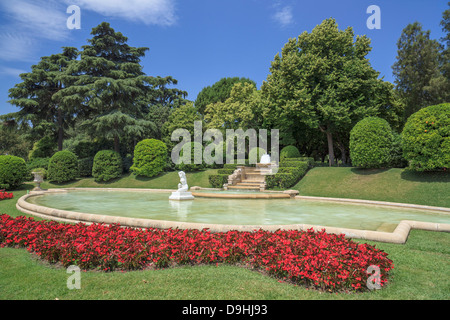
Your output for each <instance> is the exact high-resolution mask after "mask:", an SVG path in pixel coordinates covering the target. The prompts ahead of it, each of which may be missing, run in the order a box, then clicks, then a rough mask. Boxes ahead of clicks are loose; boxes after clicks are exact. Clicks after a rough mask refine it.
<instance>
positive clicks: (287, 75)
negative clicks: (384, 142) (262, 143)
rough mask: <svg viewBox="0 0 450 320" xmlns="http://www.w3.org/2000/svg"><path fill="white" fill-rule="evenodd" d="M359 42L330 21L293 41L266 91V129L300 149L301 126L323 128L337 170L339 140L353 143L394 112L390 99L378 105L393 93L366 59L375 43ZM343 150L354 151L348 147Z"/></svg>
mask: <svg viewBox="0 0 450 320" xmlns="http://www.w3.org/2000/svg"><path fill="white" fill-rule="evenodd" d="M354 38H355V37H354V33H353V29H352V28H351V27H348V28H347V29H345V30H343V31H342V30H339V29H338V25H337V23H336V21H335V20H334V19H327V20H325V21H323V22H322V24H320V25H318V26H316V27H315V28H314V29H313V30H312V32H311V33H308V32H306V31H305V32H303V33H302V34H301V35H300V36H299V37H298V38H297V39H295V38H291V39H289V41H288V42H287V43H286V44H285V46H284V47H283V49H282V51H281V55H280V54H277V55H276V56H275V59H274V61H273V62H272V65H271V68H270V74H269V75H268V77H267V80H266V81H265V82H264V83H263V85H262V87H261V90H262V94H263V97H264V100H265V101H266V106H267V107H266V108H265V110H264V113H263V114H264V117H263V118H264V121H265V123H264V126H266V127H271V128H278V129H279V130H280V139H281V141H280V144H282V145H289V144H294V143H295V141H294V139H293V135H292V132H296V131H298V127H299V124H301V123H303V124H306V125H307V126H308V127H310V128H313V129H314V128H317V129H319V130H320V131H321V132H323V133H324V134H325V135H326V137H327V144H328V155H329V163H330V165H333V164H334V162H335V156H334V143H335V140H341V139H347V140H348V132H350V130H351V128H352V127H353V125H354V124H355V123H356V122H357V121H359V120H360V119H362V118H364V117H365V116H370V115H378V114H379V113H381V112H382V109H384V110H388V109H389V108H388V106H387V105H388V104H389V103H390V101H389V100H388V99H386V98H384V99H374V97H377V96H379V93H380V92H384V93H386V94H393V92H392V91H389V88H390V86H391V85H390V84H389V83H387V82H384V81H383V80H382V79H378V76H379V72H377V71H375V70H374V69H373V68H372V67H371V65H370V63H369V60H368V59H367V58H366V56H367V54H368V53H369V52H370V51H371V47H370V40H369V39H368V38H367V37H366V36H357V37H356V40H354ZM380 96H381V97H383V95H380ZM340 144H341V145H342V146H344V148H348V141H340Z"/></svg>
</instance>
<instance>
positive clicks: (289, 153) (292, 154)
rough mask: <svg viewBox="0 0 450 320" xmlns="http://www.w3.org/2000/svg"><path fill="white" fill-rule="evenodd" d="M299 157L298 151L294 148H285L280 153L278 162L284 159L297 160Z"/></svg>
mask: <svg viewBox="0 0 450 320" xmlns="http://www.w3.org/2000/svg"><path fill="white" fill-rule="evenodd" d="M298 157H300V151H298V149H297V147H295V146H286V147H284V148H283V149H281V151H280V161H281V160H284V158H298Z"/></svg>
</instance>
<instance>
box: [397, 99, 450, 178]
mask: <svg viewBox="0 0 450 320" xmlns="http://www.w3.org/2000/svg"><path fill="white" fill-rule="evenodd" d="M402 147H403V155H404V157H405V159H406V160H407V161H408V162H409V167H410V169H412V170H416V171H429V170H439V169H443V168H446V169H448V168H450V103H443V104H439V105H435V106H429V107H426V108H423V109H421V110H419V111H417V112H416V113H414V114H412V115H411V116H410V117H409V118H408V120H407V121H406V124H405V127H404V128H403V132H402Z"/></svg>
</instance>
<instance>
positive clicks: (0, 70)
mask: <svg viewBox="0 0 450 320" xmlns="http://www.w3.org/2000/svg"><path fill="white" fill-rule="evenodd" d="M26 72H27V71H25V70H22V69H17V68H10V67H0V74H5V75H7V76H12V77H16V78H19V75H20V74H21V73H26Z"/></svg>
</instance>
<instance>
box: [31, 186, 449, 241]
mask: <svg viewBox="0 0 450 320" xmlns="http://www.w3.org/2000/svg"><path fill="white" fill-rule="evenodd" d="M169 196H170V192H130V191H126V192H119V191H92V190H90V191H70V192H67V193H49V194H46V195H42V196H35V197H30V198H28V200H27V201H29V202H30V203H34V204H37V205H41V206H46V207H51V208H56V209H61V210H68V211H76V212H84V213H93V214H102V215H112V216H123V217H133V218H145V219H154V220H170V221H181V222H196V223H213V224H229V225H270V224H283V225H285V224H303V223H305V224H312V225H321V226H329V227H342V228H352V229H364V230H380V231H388V232H391V231H393V230H394V229H395V227H396V225H397V224H398V223H399V222H400V221H401V220H417V221H426V222H437V223H449V224H450V215H449V214H447V215H446V214H440V213H434V212H430V211H421V210H414V209H400V208H399V209H397V208H385V207H377V206H371V205H359V204H358V205H355V204H338V203H332V202H319V201H313V200H299V199H219V198H217V199H216V198H200V197H196V198H195V199H194V200H186V201H173V200H169Z"/></svg>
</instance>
